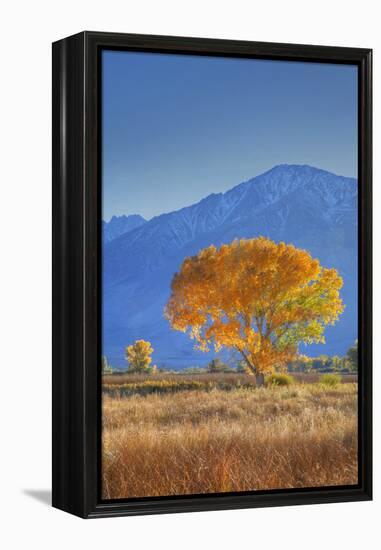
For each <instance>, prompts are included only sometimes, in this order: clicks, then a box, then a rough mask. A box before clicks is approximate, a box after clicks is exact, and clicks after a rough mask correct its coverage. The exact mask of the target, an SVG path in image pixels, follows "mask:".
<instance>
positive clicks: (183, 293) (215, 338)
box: [165, 237, 344, 385]
mask: <svg viewBox="0 0 381 550" xmlns="http://www.w3.org/2000/svg"><path fill="white" fill-rule="evenodd" d="M342 284H343V281H342V278H341V277H340V276H339V275H338V273H337V271H336V270H335V269H327V268H324V267H322V266H321V265H320V263H319V261H318V260H317V259H314V258H312V257H311V255H310V254H309V253H308V252H307V251H306V250H302V249H298V248H296V247H295V246H293V245H287V244H285V243H279V244H277V243H275V242H273V241H272V240H270V239H267V238H264V237H259V238H256V239H242V240H235V241H233V242H232V243H230V244H225V245H222V246H221V247H220V248H216V247H215V246H209V247H208V248H204V249H203V250H201V251H200V252H199V253H198V254H197V256H193V257H188V258H186V259H185V260H184V262H183V264H182V265H181V268H180V271H179V272H178V273H176V274H175V276H174V277H173V280H172V285H171V289H172V292H171V296H170V298H169V301H168V303H167V305H166V308H165V316H166V318H167V319H168V320H169V322H170V325H171V327H172V328H173V329H175V330H179V331H182V332H187V333H188V334H189V335H190V337H191V338H192V339H194V340H195V341H196V347H197V348H198V349H200V350H202V351H205V352H206V351H209V350H210V348H211V347H214V349H215V351H216V352H217V351H219V350H220V349H221V348H222V347H226V348H233V349H234V350H236V351H238V352H239V353H240V354H241V356H242V358H243V360H244V362H245V364H246V365H247V368H248V369H249V370H250V372H251V373H252V374H254V375H255V376H256V378H257V384H258V385H262V384H263V383H264V375H265V373H271V372H273V371H274V369H275V368H277V369H284V368H285V367H286V364H287V363H288V362H289V361H291V360H292V359H294V358H295V356H296V353H297V348H298V344H299V343H301V342H304V343H313V342H314V343H319V342H320V343H323V342H324V328H325V326H326V325H329V324H331V325H332V324H334V323H335V322H336V321H337V319H338V318H339V315H340V314H341V313H342V311H343V309H344V305H343V302H342V300H341V298H340V292H339V291H340V288H341V287H342Z"/></svg>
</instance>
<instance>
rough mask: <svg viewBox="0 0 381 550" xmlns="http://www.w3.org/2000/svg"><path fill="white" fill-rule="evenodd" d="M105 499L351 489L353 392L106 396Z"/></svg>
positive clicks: (294, 389) (344, 388)
mask: <svg viewBox="0 0 381 550" xmlns="http://www.w3.org/2000/svg"><path fill="white" fill-rule="evenodd" d="M102 470H103V472H102V473H103V498H105V499H109V498H132V497H146V496H164V495H185V494H200V493H220V492H230V491H252V490H266V489H278V488H297V487H318V486H329V485H331V486H332V485H347V484H356V483H357V384H340V385H339V386H338V387H336V388H326V387H322V386H320V385H318V384H308V385H307V384H305V385H304V384H303V385H302V384H300V385H297V386H291V387H290V388H261V389H233V390H231V391H229V392H226V391H223V390H219V389H213V390H211V391H208V392H206V391H200V390H195V391H184V392H181V393H175V394H164V395H160V394H151V395H149V396H146V397H144V396H141V395H133V396H130V397H128V398H120V397H111V396H110V395H104V396H103V464H102Z"/></svg>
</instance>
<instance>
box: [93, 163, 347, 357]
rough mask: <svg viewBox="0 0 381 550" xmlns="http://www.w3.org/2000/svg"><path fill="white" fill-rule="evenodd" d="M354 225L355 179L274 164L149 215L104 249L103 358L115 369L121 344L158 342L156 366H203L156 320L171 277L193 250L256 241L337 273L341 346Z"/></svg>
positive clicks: (181, 337)
mask: <svg viewBox="0 0 381 550" xmlns="http://www.w3.org/2000/svg"><path fill="white" fill-rule="evenodd" d="M356 223H357V185H356V180H355V178H347V177H344V176H337V175H335V174H331V173H330V172H327V171H325V170H321V169H318V168H314V167H310V166H308V165H277V166H275V167H273V168H272V169H270V170H268V171H267V172H265V173H263V174H260V175H258V176H255V177H254V178H251V179H249V180H247V181H245V182H242V183H239V184H238V185H236V186H234V187H232V188H231V189H229V190H227V191H225V192H224V193H213V194H210V195H208V196H206V197H205V198H204V199H201V200H200V201H198V202H197V203H195V204H193V205H190V206H186V207H184V208H181V209H179V210H175V211H173V212H169V213H164V214H161V215H159V216H155V217H154V218H152V219H151V220H149V221H146V222H145V223H144V224H143V225H141V226H140V227H136V228H134V229H132V230H131V231H129V232H128V233H126V234H122V235H120V236H118V237H116V238H115V239H113V240H112V241H111V242H109V243H108V244H105V246H104V251H103V252H104V254H103V257H104V274H103V285H104V286H103V293H104V312H105V314H104V351H105V353H106V354H107V353H108V354H109V356H110V358H111V359H113V360H114V362H115V361H117V362H118V363H119V364H120V358H121V356H122V351H123V349H122V348H123V345H126V344H127V343H129V342H130V341H131V340H133V339H136V338H138V337H141V338H144V337H146V339H150V340H151V341H152V340H156V341H158V342H159V343H158V344H156V352H155V354H154V360H155V361H156V362H158V363H160V362H162V363H168V362H169V363H174V364H175V365H176V366H178V365H179V364H180V363H184V362H185V365H184V366H186V365H189V361H195V363H196V362H197V361H199V362H200V361H201V362H203V361H205V360H207V359H206V357H205V356H203V355H200V352H194V351H192V343H191V342H190V341H189V339H188V337H187V336H186V335H183V334H180V333H175V332H173V331H171V330H170V328H169V326H168V323H167V322H166V321H165V320H164V319H163V314H162V313H163V307H164V305H165V302H166V300H167V299H168V296H169V290H170V281H171V278H172V276H173V274H174V273H175V271H176V270H178V269H179V267H180V265H181V262H182V261H183V259H184V258H185V256H189V255H193V254H196V253H197V252H198V251H199V250H200V248H203V247H205V246H208V245H209V244H212V243H213V244H215V245H216V246H219V245H220V244H222V243H223V242H230V241H231V240H233V239H234V238H252V237H256V236H259V235H260V234H262V235H264V236H267V237H270V238H272V239H274V240H276V241H279V240H284V241H285V242H293V243H294V244H295V245H296V246H301V247H303V248H306V249H308V250H309V251H310V252H311V253H312V254H313V255H314V256H315V257H318V258H319V259H321V261H322V263H323V265H326V266H327V267H337V269H338V270H339V272H340V273H341V274H343V276H344V279H345V281H346V282H345V289H344V290H343V293H344V294H345V299H346V300H347V301H349V302H350V314H349V319H346V322H345V323H344V325H345V324H347V325H348V326H349V325H351V326H352V329H351V330H350V334H349V333H348V338H347V339H346V340H347V341H348V342H349V339H352V337H353V339H354V337H355V332H356V330H357V327H356V326H355V324H356V323H354V322H351V319H352V321H353V318H354V317H355V314H356V315H357V310H356V307H357V306H355V304H354V303H353V297H351V296H352V294H353V292H354V289H355V286H356V280H357V273H356V269H357V264H356V266H355V265H354V262H352V259H353V258H354V257H355V256H356V253H357V241H356V239H357V230H356V229H355V227H356ZM356 292H357V287H356ZM356 292H355V294H356ZM346 317H348V315H346ZM356 322H357V321H356ZM344 325H343V326H344ZM332 330H333V334H335V327H332V329H331V328H330V329H328V331H327V334H328V335H330V334H331V333H332ZM339 332H340V331H336V333H337V334H339ZM329 340H330V339H329ZM331 340H332V342H331V343H330V345H329V346H327V348H326V349H327V353H328V351H329V352H331V351H333V352H336V351H340V352H342V351H343V349H342V346H339V345H338V344H337V345H335V342H334V340H335V338H334V337H332V338H331ZM122 343H123V344H122ZM345 345H346V344H345ZM153 346H154V348H155V342H154V341H153ZM309 347H310V348H311V347H312V346H309ZM334 348H335V349H334ZM118 349H119V350H121V351H118V352H117V350H118ZM324 349H325V348H324ZM184 357H186V358H187V359H186V360H185V359H184Z"/></svg>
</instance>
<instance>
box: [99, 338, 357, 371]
mask: <svg viewBox="0 0 381 550" xmlns="http://www.w3.org/2000/svg"><path fill="white" fill-rule="evenodd" d="M102 367H103V368H102V371H103V374H113V373H114V374H118V373H124V372H126V371H125V370H121V369H114V368H113V367H112V366H111V365H109V364H108V362H107V359H106V358H105V357H103V358H102ZM275 370H278V369H275ZM287 371H288V372H291V373H292V372H295V373H297V372H301V373H306V374H309V373H312V374H313V373H325V372H335V373H338V374H340V373H341V374H345V373H349V374H356V373H357V371H358V344H357V341H356V342H355V344H354V345H353V346H352V347H351V348H349V350H348V351H347V353H346V354H345V355H344V356H342V357H339V356H337V355H334V356H332V357H330V356H328V355H319V356H318V357H308V356H307V355H299V356H298V357H297V358H296V359H295V360H294V361H291V362H290V363H289V364H288V365H287ZM156 372H157V373H173V374H176V373H179V374H202V373H247V367H246V366H245V363H244V362H243V361H240V360H238V361H237V360H236V361H229V362H224V361H222V360H221V359H219V358H216V359H212V360H211V361H210V362H209V363H208V365H207V366H206V367H188V368H185V369H178V370H176V369H171V368H169V367H167V366H166V365H163V364H162V365H160V366H159V367H157V371H156Z"/></svg>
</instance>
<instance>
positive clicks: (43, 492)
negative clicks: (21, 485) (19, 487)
mask: <svg viewBox="0 0 381 550" xmlns="http://www.w3.org/2000/svg"><path fill="white" fill-rule="evenodd" d="M23 493H24V495H28V496H29V497H32V498H34V499H35V500H38V501H39V502H41V503H42V504H45V506H51V505H52V491H51V490H50V489H23Z"/></svg>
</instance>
